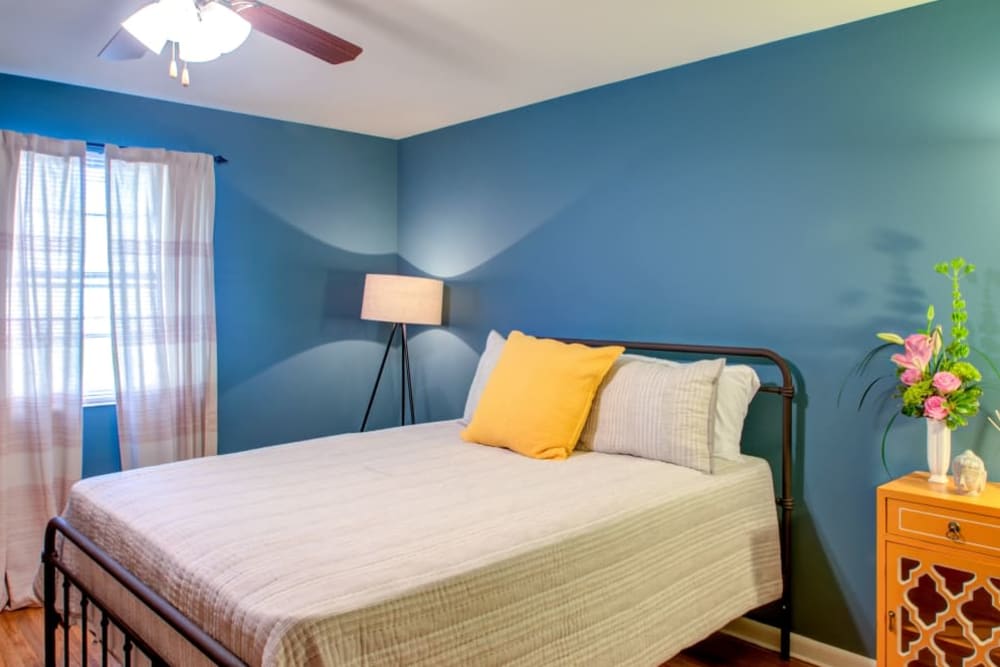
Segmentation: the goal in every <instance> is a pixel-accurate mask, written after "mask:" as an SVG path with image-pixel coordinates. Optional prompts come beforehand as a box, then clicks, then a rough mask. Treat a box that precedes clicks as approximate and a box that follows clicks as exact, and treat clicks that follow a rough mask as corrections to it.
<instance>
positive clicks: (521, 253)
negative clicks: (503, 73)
mask: <svg viewBox="0 0 1000 667" xmlns="http://www.w3.org/2000/svg"><path fill="white" fill-rule="evenodd" d="M998 27H1000V3H996V2H992V1H990V0H961V1H959V0H942V1H941V2H937V3H932V4H930V5H925V6H922V7H918V8H914V9H911V10H907V11H904V12H900V13H896V14H891V15H886V16H883V17H878V18H875V19H871V20H867V21H864V22H860V23H855V24H851V25H847V26H843V27H840V28H836V29H832V30H828V31H823V32H819V33H814V34H810V35H806V36H803V37H799V38H795V39H790V40H786V41H782V42H779V43H775V44H771V45H766V46H763V47H759V48H755V49H751V50H748V51H743V52H739V53H735V54H731V55H727V56H723V57H719V58H714V59H711V60H707V61H703V62H699V63H695V64H692V65H688V66H684V67H680V68H676V69H671V70H667V71H663V72H659V73H656V74H652V75H649V76H645V77H641V78H638V79H634V80H630V81H627V82H623V83H619V84H615V85H610V86H605V87H602V88H598V89H594V90H590V91H586V92H583V93H579V94H575V95H572V96H569V97H565V98H560V99H557V100H553V101H549V102H546V103H542V104H538V105H534V106H531V107H527V108H523V109H518V110H515V111H511V112H507V113H503V114H500V115H496V116H492V117H488V118H484V119H481V120H477V121H474V122H470V123H466V124H463V125H459V126H454V127H451V128H447V129H443V130H440V131H436V132H432V133H429V134H425V135H421V136H417V137H413V138H410V139H407V140H404V141H402V142H401V144H400V151H399V173H400V182H399V248H400V255H401V257H402V259H403V262H404V265H405V266H407V267H409V268H411V269H412V270H415V271H420V272H424V273H427V274H431V275H436V276H441V277H443V278H445V279H446V280H447V283H448V285H449V300H450V312H449V318H450V326H449V327H447V328H446V329H442V330H436V331H433V332H430V333H429V334H428V335H426V336H424V337H422V339H421V341H420V342H419V344H415V345H414V348H415V349H414V355H415V359H416V360H417V362H416V363H418V364H419V367H418V370H419V371H420V372H421V373H423V374H425V375H427V376H433V377H435V378H438V380H439V381H438V383H437V385H438V389H437V391H436V392H435V393H434V395H433V396H432V398H431V401H430V405H429V410H430V414H431V416H433V417H451V416H455V415H457V414H459V413H460V412H461V408H462V405H463V401H464V398H465V389H466V387H467V386H468V382H469V379H470V378H471V376H472V373H473V370H474V366H475V359H476V353H477V351H478V350H479V349H481V347H482V341H483V338H484V336H485V333H486V331H487V330H488V329H489V328H490V327H495V328H497V329H501V330H507V329H510V328H512V327H519V328H523V329H525V330H527V331H529V332H535V333H540V334H549V335H567V336H583V337H599V338H603V337H608V338H622V339H642V340H665V341H676V342H701V343H722V344H744V345H761V346H766V347H771V348H774V349H775V350H778V351H779V352H781V353H782V354H783V355H785V356H786V357H787V358H788V359H789V360H791V362H792V363H793V364H794V365H795V367H796V370H797V373H798V374H799V380H800V391H801V394H800V397H799V399H798V409H799V413H798V414H799V419H798V423H797V431H798V432H799V438H798V441H797V467H798V468H799V470H800V472H801V477H800V479H801V480H802V484H801V485H800V487H801V488H800V489H799V491H798V493H797V495H798V498H799V504H798V510H797V515H796V516H797V520H798V523H797V533H796V544H795V567H796V575H795V578H794V580H795V585H796V595H795V602H796V605H797V611H796V628H797V631H799V632H801V633H804V634H806V635H809V636H812V637H815V638H817V639H820V640H822V641H825V642H829V643H833V644H836V645H839V646H842V647H845V648H848V649H850V650H853V651H856V652H867V653H869V654H871V653H872V652H873V651H874V628H875V618H874V613H875V513H874V509H875V502H874V501H875V487H876V486H877V485H878V484H880V483H882V482H884V481H886V477H885V475H884V473H883V472H882V467H881V463H880V460H879V439H880V436H881V429H882V425H883V424H884V423H885V420H886V418H887V416H888V415H889V414H890V413H891V410H892V407H891V405H890V406H885V407H884V408H883V409H881V410H879V409H878V407H877V405H876V404H875V403H877V402H874V403H873V405H871V406H870V407H868V408H866V409H865V410H863V411H862V412H861V413H858V412H856V410H855V409H854V406H853V405H845V406H843V407H840V408H838V405H837V391H838V388H839V386H840V383H841V381H842V380H843V379H844V377H845V376H846V375H847V372H848V369H849V368H850V367H851V365H852V364H853V363H854V362H855V361H857V360H858V359H859V358H860V356H861V355H862V354H863V352H864V351H865V350H867V349H868V348H870V347H872V346H873V345H874V344H875V343H876V342H877V341H876V340H875V339H874V333H875V332H876V331H883V330H892V331H910V330H913V329H915V328H917V327H918V326H920V325H921V324H922V321H921V318H922V316H923V313H924V311H925V309H926V307H927V304H928V303H929V302H931V301H933V302H935V303H937V304H938V310H939V312H941V313H943V314H945V317H947V310H948V306H949V303H950V299H949V298H948V285H947V283H946V281H945V280H944V279H942V278H941V277H940V276H937V275H935V274H934V273H933V272H932V271H931V267H932V265H933V264H934V263H935V262H937V261H940V260H943V259H947V258H951V257H952V256H955V255H960V254H962V255H965V256H967V257H968V258H969V259H970V260H972V261H975V262H978V263H979V266H980V270H979V271H978V272H977V273H976V274H975V275H974V276H973V277H972V279H971V280H969V281H968V284H967V285H966V292H967V298H968V300H969V303H970V315H971V327H972V331H973V338H974V341H973V342H974V343H977V342H978V344H979V345H982V346H985V347H987V348H989V349H990V350H991V351H992V352H993V353H994V354H995V355H998V356H1000V321H998V315H997V312H996V310H995V308H994V306H993V305H992V303H993V302H995V299H996V298H997V296H998V295H1000V268H998V266H1000V265H998V262H997V259H998V255H1000V250H998V248H1000V40H998V39H997V29H998ZM882 369H883V370H888V364H885V365H884V366H883V367H882ZM863 386H864V384H863V383H861V382H856V383H853V384H851V385H850V386H849V388H848V395H849V396H851V397H852V401H851V402H853V401H856V399H857V396H858V395H859V394H860V392H861V390H862V388H863ZM985 407H987V408H989V409H990V410H992V409H993V408H997V407H1000V386H998V383H997V382H996V381H994V382H993V383H992V386H990V387H987V395H986V401H985ZM906 421H907V422H908V423H906V424H902V425H901V426H900V427H899V428H897V429H895V430H894V432H893V435H892V440H891V442H890V451H889V457H888V458H889V466H890V469H891V471H892V472H893V474H902V473H904V472H907V471H909V470H913V469H918V468H924V469H925V468H926V462H925V461H924V459H923V453H924V442H925V438H924V431H923V428H924V425H923V424H922V423H920V422H918V421H916V420H906ZM955 447H956V449H957V450H959V451H961V449H963V448H965V447H971V448H973V449H975V450H977V451H978V452H979V453H980V454H981V455H983V456H984V458H985V459H986V460H987V465H988V466H989V467H990V468H992V469H993V470H994V471H997V472H1000V433H997V432H995V431H993V430H992V429H990V428H988V427H987V426H985V421H984V420H982V419H979V420H977V421H976V423H975V424H974V425H972V426H971V427H970V428H968V429H965V430H964V431H961V432H959V433H957V434H956V436H955ZM803 485H804V486H803Z"/></svg>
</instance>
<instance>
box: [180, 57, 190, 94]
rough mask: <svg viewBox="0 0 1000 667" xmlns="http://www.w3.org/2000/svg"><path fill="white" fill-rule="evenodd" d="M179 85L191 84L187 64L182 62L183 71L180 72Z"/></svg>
mask: <svg viewBox="0 0 1000 667" xmlns="http://www.w3.org/2000/svg"><path fill="white" fill-rule="evenodd" d="M181 85H182V86H184V87H185V88H187V87H188V86H190V85H191V76H190V75H189V74H188V64H187V63H186V62H185V63H184V71H183V72H182V73H181Z"/></svg>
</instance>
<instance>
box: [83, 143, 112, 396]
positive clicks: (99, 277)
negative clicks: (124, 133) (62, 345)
mask: <svg viewBox="0 0 1000 667" xmlns="http://www.w3.org/2000/svg"><path fill="white" fill-rule="evenodd" d="M86 169H87V171H86V182H87V185H86V201H85V202H84V212H85V214H86V215H85V225H86V226H85V230H84V234H85V236H84V239H85V242H84V258H83V404H84V405H99V404H102V403H114V401H115V371H114V359H113V357H112V353H111V286H110V279H109V275H108V270H109V263H108V209H107V206H108V204H107V188H106V184H105V172H104V154H103V153H102V152H101V151H97V150H93V149H90V148H88V149H87V166H86Z"/></svg>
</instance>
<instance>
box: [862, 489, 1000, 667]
mask: <svg viewBox="0 0 1000 667" xmlns="http://www.w3.org/2000/svg"><path fill="white" fill-rule="evenodd" d="M878 507H879V517H878V527H879V554H878V556H879V558H878V561H879V572H878V580H879V581H878V583H879V593H878V595H879V600H878V602H879V605H878V606H879V616H880V618H879V627H878V640H879V642H878V643H879V647H878V658H879V660H878V664H879V665H880V666H885V667H1000V486H998V485H995V484H991V485H989V488H988V489H987V491H986V492H984V493H983V495H981V496H976V497H967V496H961V495H959V494H957V493H955V492H954V489H953V488H951V487H950V486H932V485H929V484H928V483H927V481H926V475H925V474H924V475H921V474H919V473H914V474H912V475H908V476H907V477H904V478H900V479H898V480H894V481H893V482H890V483H888V484H885V485H883V486H881V487H879V490H878Z"/></svg>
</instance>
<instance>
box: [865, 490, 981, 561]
mask: <svg viewBox="0 0 1000 667" xmlns="http://www.w3.org/2000/svg"><path fill="white" fill-rule="evenodd" d="M886 512H887V515H886V517H885V519H886V528H887V530H888V531H889V532H890V533H894V534H896V535H902V536H906V537H910V538H913V539H918V540H924V541H927V542H934V543H938V544H947V545H950V546H954V547H959V548H965V549H970V550H975V551H978V552H980V553H983V554H986V555H989V556H1000V520H998V519H997V518H995V517H991V516H985V515H981V514H972V513H969V512H959V511H956V510H952V509H944V508H940V507H932V506H929V505H920V504H918V503H910V502H905V501H901V500H897V499H895V498H889V499H888V502H887V504H886Z"/></svg>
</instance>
